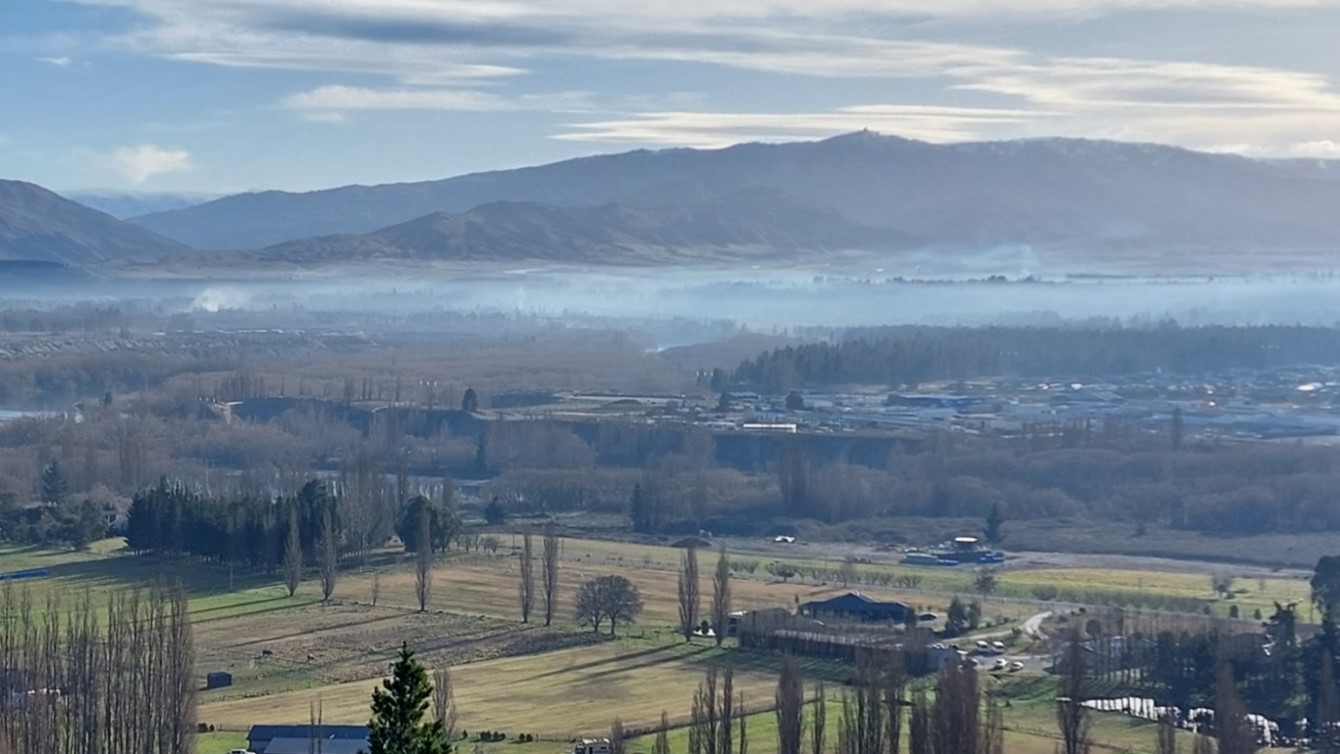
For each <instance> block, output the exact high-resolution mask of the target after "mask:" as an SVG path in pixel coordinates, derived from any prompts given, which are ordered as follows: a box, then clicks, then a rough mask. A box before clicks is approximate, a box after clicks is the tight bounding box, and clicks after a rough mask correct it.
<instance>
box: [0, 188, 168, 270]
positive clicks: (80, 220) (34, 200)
mask: <svg viewBox="0 0 1340 754" xmlns="http://www.w3.org/2000/svg"><path fill="white" fill-rule="evenodd" d="M185 251H187V247H186V246H185V245H183V244H181V243H178V242H176V241H170V240H168V239H166V238H163V237H162V236H159V235H157V234H155V233H153V232H151V231H149V230H146V229H145V228H142V227H140V226H138V225H132V224H130V223H126V222H121V221H120V220H117V219H116V218H114V217H112V216H111V215H108V214H106V213H103V212H99V211H97V210H94V209H89V208H88V207H85V206H84V205H82V204H79V203H77V202H73V201H70V200H69V199H66V198H64V197H61V196H59V195H57V194H55V193H53V192H51V191H48V190H46V189H44V188H42V187H41V186H36V185H34V184H31V183H24V182H22V181H4V180H0V260H30V261H40V262H56V263H60V264H65V265H75V266H85V265H93V264H100V263H104V262H119V261H150V260H154V259H160V258H162V257H165V256H171V255H175V254H180V253H182V252H185Z"/></svg>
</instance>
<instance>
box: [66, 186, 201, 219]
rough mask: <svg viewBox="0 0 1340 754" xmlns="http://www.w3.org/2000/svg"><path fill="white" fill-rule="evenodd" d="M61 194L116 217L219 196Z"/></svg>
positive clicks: (93, 192)
mask: <svg viewBox="0 0 1340 754" xmlns="http://www.w3.org/2000/svg"><path fill="white" fill-rule="evenodd" d="M64 196H65V198H66V199H71V200H73V201H76V202H79V203H80V204H82V205H84V206H85V207H88V208H90V209H96V210H97V211H99V212H106V213H107V214H109V215H111V216H112V217H115V218H116V219H118V220H124V219H126V218H127V217H137V216H139V215H147V214H149V213H151V212H169V211H171V210H174V209H184V208H186V207H194V206H195V205H197V204H204V203H205V202H208V201H210V200H213V199H218V198H219V195H218V194H194V193H188V194H180V193H167V192H135V191H76V192H71V193H66V194H65V195H64Z"/></svg>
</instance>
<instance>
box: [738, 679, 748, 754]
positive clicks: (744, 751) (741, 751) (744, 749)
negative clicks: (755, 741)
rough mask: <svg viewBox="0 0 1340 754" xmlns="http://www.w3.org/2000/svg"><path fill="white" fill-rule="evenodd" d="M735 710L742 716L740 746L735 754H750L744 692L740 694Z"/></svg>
mask: <svg viewBox="0 0 1340 754" xmlns="http://www.w3.org/2000/svg"><path fill="white" fill-rule="evenodd" d="M735 708H736V709H738V710H739V712H738V713H737V714H739V715H740V746H739V747H738V748H737V749H736V750H735V754H749V716H748V715H746V714H745V710H744V692H743V691H741V692H740V699H739V701H738V702H737V703H736V705H735Z"/></svg>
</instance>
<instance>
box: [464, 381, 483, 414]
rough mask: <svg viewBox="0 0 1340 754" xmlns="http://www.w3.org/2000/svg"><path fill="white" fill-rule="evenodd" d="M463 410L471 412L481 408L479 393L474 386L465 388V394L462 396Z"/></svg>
mask: <svg viewBox="0 0 1340 754" xmlns="http://www.w3.org/2000/svg"><path fill="white" fill-rule="evenodd" d="M461 410H462V411H468V412H470V413H474V412H476V411H478V410H479V393H476V392H475V389H474V388H472V387H468V388H466V389H465V395H464V396H462V397H461Z"/></svg>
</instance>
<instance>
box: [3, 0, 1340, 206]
mask: <svg viewBox="0 0 1340 754" xmlns="http://www.w3.org/2000/svg"><path fill="white" fill-rule="evenodd" d="M1337 29H1340V0H562V1H561V2H560V1H557V0H72V1H68V2H55V1H53V0H0V178H9V179H18V180H27V181H32V182H34V183H38V184H41V185H44V186H48V187H50V188H53V189H56V190H61V191H73V190H83V189H93V188H103V189H112V190H118V191H138V192H158V191H192V192H210V193H229V192H236V191H244V190H257V189H269V188H277V189H286V190H311V189H316V188H324V187H329V186H336V185H345V184H350V183H363V184H375V183H390V182H398V181H414V180H430V179H436V178H444V177H448V176H452V175H458V174H461V173H466V172H473V171H480V170H491V169H498V168H507V167H517V166H521V165H530V164H538V163H543V162H550V161H554V160H560V159H566V158H570V157H576V156H581V155H588V154H596V153H603V152H612V151H624V150H628V149H637V148H651V149H658V148H667V147H719V146H724V145H727V144H731V143H736V142H741V141H789V140H797V139H813V138H822V137H825V136H830V135H834V134H838V133H844V132H848V131H855V130H859V129H862V128H869V129H871V130H874V131H878V132H881V133H887V134H894V135H898V136H904V137H908V138H915V139H923V140H927V141H933V142H954V141H966V140H982V139H1013V138H1035V137H1051V136H1067V137H1084V138H1101V139H1118V140H1123V141H1146V142H1159V143H1169V144H1177V145H1181V146H1186V147H1190V148H1193V149H1203V150H1211V151H1222V152H1235V153H1240V154H1245V155H1248V156H1262V157H1308V158H1312V157H1316V158H1340V55H1336V54H1335V39H1336V30H1337Z"/></svg>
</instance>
